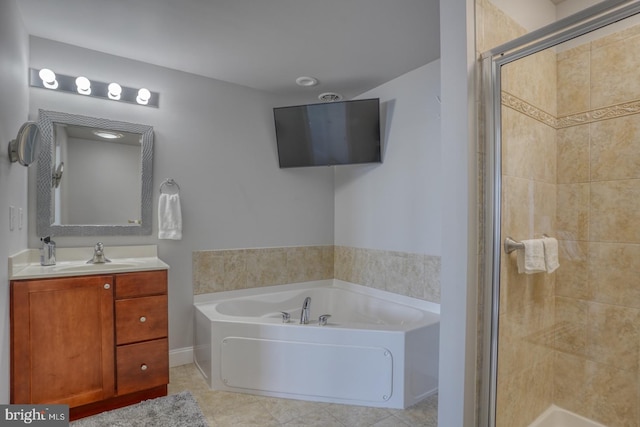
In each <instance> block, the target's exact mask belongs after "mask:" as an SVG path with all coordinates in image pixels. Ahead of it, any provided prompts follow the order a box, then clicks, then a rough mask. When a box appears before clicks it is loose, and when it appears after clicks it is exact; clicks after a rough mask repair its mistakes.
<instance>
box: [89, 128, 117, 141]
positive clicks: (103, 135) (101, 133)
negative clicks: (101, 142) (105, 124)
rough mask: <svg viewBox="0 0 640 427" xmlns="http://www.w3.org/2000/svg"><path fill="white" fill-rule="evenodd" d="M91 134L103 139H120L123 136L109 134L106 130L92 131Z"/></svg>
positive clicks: (113, 133)
mask: <svg viewBox="0 0 640 427" xmlns="http://www.w3.org/2000/svg"><path fill="white" fill-rule="evenodd" d="M93 134H94V135H96V136H99V137H100V138H104V139H120V138H122V137H123V136H124V135H122V134H121V133H117V132H109V131H108V130H94V131H93Z"/></svg>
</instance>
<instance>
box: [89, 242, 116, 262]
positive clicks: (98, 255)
mask: <svg viewBox="0 0 640 427" xmlns="http://www.w3.org/2000/svg"><path fill="white" fill-rule="evenodd" d="M105 262H111V260H110V259H109V258H107V257H106V256H104V245H103V244H102V242H98V243H96V245H95V246H94V248H93V258H91V259H90V260H89V261H87V264H104V263H105Z"/></svg>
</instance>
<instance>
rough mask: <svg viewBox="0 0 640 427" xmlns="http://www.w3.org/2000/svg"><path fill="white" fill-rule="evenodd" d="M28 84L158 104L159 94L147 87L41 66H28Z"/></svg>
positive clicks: (139, 102) (112, 99)
mask: <svg viewBox="0 0 640 427" xmlns="http://www.w3.org/2000/svg"><path fill="white" fill-rule="evenodd" d="M29 85H30V86H32V87H39V88H43V89H49V90H56V91H60V92H67V93H75V94H76V95H82V96H90V97H93V98H102V99H107V100H110V101H119V102H128V103H130V104H136V105H144V106H147V107H156V108H158V106H159V100H160V94H159V93H158V92H152V91H150V90H149V89H147V88H132V87H126V86H121V85H119V84H118V83H115V82H112V83H104V82H98V81H95V80H90V79H88V78H86V77H84V76H79V77H73V76H67V75H64V74H57V73H54V72H53V71H51V70H49V69H47V68H43V69H35V68H29Z"/></svg>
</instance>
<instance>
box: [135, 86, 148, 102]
mask: <svg viewBox="0 0 640 427" xmlns="http://www.w3.org/2000/svg"><path fill="white" fill-rule="evenodd" d="M149 98H151V92H149V89H146V88H142V89H140V90H139V91H138V96H137V98H136V102H138V104H142V105H147V104H148V103H149Z"/></svg>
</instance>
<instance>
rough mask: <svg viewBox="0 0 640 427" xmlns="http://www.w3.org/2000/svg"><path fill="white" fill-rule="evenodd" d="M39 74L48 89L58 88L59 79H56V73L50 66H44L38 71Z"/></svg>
mask: <svg viewBox="0 0 640 427" xmlns="http://www.w3.org/2000/svg"><path fill="white" fill-rule="evenodd" d="M38 76H39V77H40V79H41V80H42V84H43V85H44V87H46V88H47V89H57V88H58V81H57V80H56V73H54V72H53V71H52V70H50V69H48V68H43V69H41V70H40V72H39V73H38Z"/></svg>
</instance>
